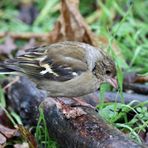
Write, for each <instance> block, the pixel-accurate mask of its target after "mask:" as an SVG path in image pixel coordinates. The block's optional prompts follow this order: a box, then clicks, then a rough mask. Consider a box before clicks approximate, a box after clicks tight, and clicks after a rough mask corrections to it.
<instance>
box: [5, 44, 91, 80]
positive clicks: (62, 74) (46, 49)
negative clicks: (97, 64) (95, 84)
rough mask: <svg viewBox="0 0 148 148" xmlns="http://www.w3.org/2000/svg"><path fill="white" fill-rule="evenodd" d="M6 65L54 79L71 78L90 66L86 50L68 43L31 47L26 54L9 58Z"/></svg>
mask: <svg viewBox="0 0 148 148" xmlns="http://www.w3.org/2000/svg"><path fill="white" fill-rule="evenodd" d="M5 67H6V68H7V69H12V70H14V71H15V70H16V71H20V72H23V73H25V74H27V75H30V76H32V77H36V78H44V79H47V80H54V81H67V80H70V79H72V78H74V77H76V76H79V75H80V74H81V73H82V72H85V71H87V68H88V66H87V63H86V59H85V52H84V50H83V49H82V48H77V46H71V45H70V46H68V45H66V44H64V45H63V46H62V45H60V44H54V45H51V46H42V47H38V48H32V49H29V50H28V51H27V52H26V53H25V54H24V55H21V56H19V57H17V58H15V59H12V60H7V61H6V62H5ZM11 67H12V68H11Z"/></svg>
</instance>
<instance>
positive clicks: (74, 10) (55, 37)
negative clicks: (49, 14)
mask: <svg viewBox="0 0 148 148" xmlns="http://www.w3.org/2000/svg"><path fill="white" fill-rule="evenodd" d="M78 5H79V1H78V0H62V1H61V6H62V7H61V16H60V19H59V21H58V22H57V23H56V24H55V28H54V30H53V32H52V33H51V35H50V37H49V42H50V43H53V42H58V41H65V40H71V41H80V42H86V43H89V44H91V45H94V46H97V42H96V37H95V35H94V34H93V33H92V32H91V30H90V29H89V26H88V25H87V24H86V22H85V20H84V18H83V17H82V16H81V14H80V12H79V10H78Z"/></svg>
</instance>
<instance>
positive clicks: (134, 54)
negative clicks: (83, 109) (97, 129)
mask: <svg viewBox="0 0 148 148" xmlns="http://www.w3.org/2000/svg"><path fill="white" fill-rule="evenodd" d="M94 3H95V1H89V0H87V2H86V0H81V2H80V10H81V13H82V14H83V15H84V17H85V19H86V21H87V22H88V23H89V25H90V27H91V29H92V30H93V31H94V33H95V34H96V35H98V36H103V37H105V38H106V39H107V40H108V41H109V44H108V47H107V50H108V51H109V53H110V54H111V55H112V57H113V58H114V60H115V61H116V67H117V78H118V82H119V88H120V89H119V92H118V93H119V94H120V95H121V96H122V92H123V88H122V83H123V72H131V71H135V72H137V73H139V74H141V75H148V64H147V63H148V41H147V35H148V27H147V24H148V11H147V6H148V1H146V0H141V1H139V0H118V1H117V0H111V1H110V0H108V1H105V2H103V0H97V5H98V7H99V10H101V11H96V10H95V9H94V8H93V4H94ZM17 4H18V2H17V1H15V3H13V4H12V5H11V6H10V5H9V3H7V1H4V0H2V2H1V5H3V7H5V9H2V10H0V20H1V21H0V28H1V29H0V32H4V31H13V32H39V33H40V32H49V31H51V30H52V28H53V25H54V22H55V21H56V20H57V18H58V15H59V11H58V8H59V0H52V1H50V0H49V1H45V0H43V1H37V2H36V6H37V8H38V9H39V10H40V13H39V15H38V17H37V18H36V20H35V22H34V23H33V25H32V26H30V25H27V24H25V23H23V22H21V21H19V20H18V19H17V17H16V16H17V15H18V10H17V9H16V5H17ZM1 5H0V7H1ZM51 7H52V9H50V8H51ZM141 10H142V11H141ZM98 15H99V18H98V17H97V16H98ZM96 18H97V19H96ZM6 20H7V25H6ZM18 28H19V30H18ZM113 44H116V45H117V46H118V47H117V49H118V51H119V52H120V53H121V54H120V55H119V56H116V53H114V50H113V49H114V46H113ZM106 90H110V87H109V86H108V85H102V87H101V93H100V94H101V103H100V104H99V109H100V112H99V113H100V114H101V115H102V116H103V117H104V118H105V119H106V120H107V122H109V123H111V124H113V125H114V126H116V127H117V128H119V129H120V130H121V131H123V132H125V133H128V134H129V136H130V137H131V138H132V139H135V141H136V142H138V143H141V139H140V137H139V136H138V134H139V133H140V132H142V131H143V132H144V131H145V129H146V128H147V127H148V113H147V112H148V111H147V108H146V107H145V105H146V104H147V103H148V102H145V103H141V102H138V105H133V104H134V102H131V103H130V104H127V105H125V104H124V98H123V96H122V103H117V102H115V103H104V92H105V91H106ZM0 98H1V99H0V103H1V104H3V107H5V106H6V104H5V99H4V95H3V91H2V89H0ZM135 99H136V98H135ZM35 136H36V138H37V140H38V143H41V145H42V144H43V145H46V146H47V147H52V148H53V147H56V144H55V143H54V142H53V141H52V140H49V139H50V138H49V137H48V133H47V127H46V122H45V119H44V116H43V112H42V110H40V117H39V121H38V125H37V127H36V134H35Z"/></svg>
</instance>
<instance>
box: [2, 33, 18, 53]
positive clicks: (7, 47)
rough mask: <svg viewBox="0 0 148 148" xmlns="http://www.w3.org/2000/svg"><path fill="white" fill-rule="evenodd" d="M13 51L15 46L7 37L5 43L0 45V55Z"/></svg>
mask: <svg viewBox="0 0 148 148" xmlns="http://www.w3.org/2000/svg"><path fill="white" fill-rule="evenodd" d="M15 49H16V45H15V44H14V40H13V39H12V38H11V37H9V36H7V37H6V40H5V43H4V44H1V45H0V54H10V53H11V52H12V51H13V50H15Z"/></svg>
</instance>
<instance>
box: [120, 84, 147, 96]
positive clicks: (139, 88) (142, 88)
mask: <svg viewBox="0 0 148 148" xmlns="http://www.w3.org/2000/svg"><path fill="white" fill-rule="evenodd" d="M123 89H124V90H132V91H134V92H136V93H139V94H145V95H148V86H147V85H144V84H138V83H124V85H123Z"/></svg>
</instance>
